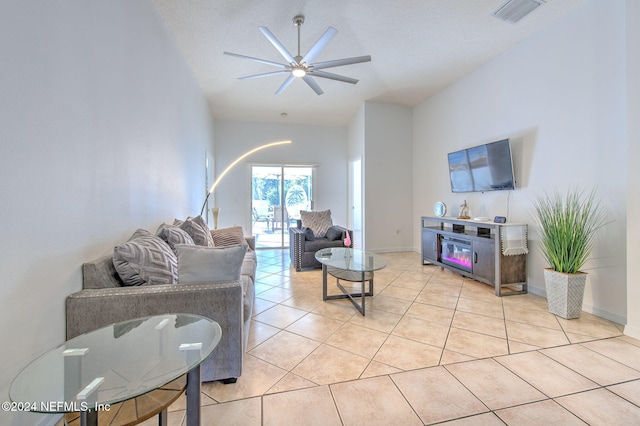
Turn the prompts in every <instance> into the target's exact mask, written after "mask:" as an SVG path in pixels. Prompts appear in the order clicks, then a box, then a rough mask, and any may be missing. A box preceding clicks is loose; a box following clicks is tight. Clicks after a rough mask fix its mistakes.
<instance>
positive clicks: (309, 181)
mask: <svg viewBox="0 0 640 426" xmlns="http://www.w3.org/2000/svg"><path fill="white" fill-rule="evenodd" d="M251 193H252V199H251V214H252V227H251V231H252V235H254V236H255V237H256V248H285V247H288V246H289V226H296V220H297V219H299V218H300V210H310V209H311V205H312V199H313V198H312V195H313V167H309V166H293V165H263V166H252V169H251Z"/></svg>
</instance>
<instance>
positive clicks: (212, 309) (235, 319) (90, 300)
mask: <svg viewBox="0 0 640 426" xmlns="http://www.w3.org/2000/svg"><path fill="white" fill-rule="evenodd" d="M242 297H243V296H242V282H241V281H230V282H221V283H207V284H166V285H150V286H140V287H120V288H107V289H86V290H80V291H78V292H76V293H73V294H71V295H69V296H67V299H66V317H67V326H66V334H67V339H71V338H72V337H75V336H78V335H80V334H82V333H86V332H88V331H91V330H95V329H98V328H101V327H105V326H107V325H110V324H113V323H116V322H120V321H126V320H130V319H135V318H140V317H146V316H150V315H160V314H171V313H186V314H197V315H202V316H204V317H207V318H211V319H212V320H214V321H216V322H217V323H218V324H219V325H220V327H221V328H222V333H223V340H227V341H228V340H236V341H237V345H239V348H240V352H242V338H241V336H242V324H243V318H242V317H243V314H242V309H243V306H242ZM221 344H223V346H224V345H227V344H229V342H226V343H225V342H222V341H221Z"/></svg>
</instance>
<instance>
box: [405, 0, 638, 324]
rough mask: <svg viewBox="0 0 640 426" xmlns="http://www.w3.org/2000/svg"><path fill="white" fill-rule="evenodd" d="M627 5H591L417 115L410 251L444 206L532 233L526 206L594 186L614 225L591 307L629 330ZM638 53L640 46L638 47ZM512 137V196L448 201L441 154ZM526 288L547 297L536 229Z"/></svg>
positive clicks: (601, 245) (592, 270) (603, 242)
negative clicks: (553, 191)
mask: <svg viewBox="0 0 640 426" xmlns="http://www.w3.org/2000/svg"><path fill="white" fill-rule="evenodd" d="M624 28H625V2H624V0H618V1H614V2H599V1H597V0H592V1H590V2H588V3H587V4H586V5H585V6H584V7H581V8H580V9H578V10H576V11H575V12H573V13H572V14H570V15H568V16H566V17H564V18H562V19H560V20H559V21H557V22H555V23H554V24H552V25H551V26H549V27H548V28H546V29H544V30H542V31H541V32H539V33H538V34H536V35H534V36H533V37H530V38H529V39H527V40H525V41H524V42H522V43H521V44H520V45H518V46H516V47H515V48H513V49H511V50H510V51H508V52H507V53H505V54H503V55H502V56H500V57H498V58H497V59H495V60H493V61H491V62H490V63H488V64H487V65H485V66H484V67H482V68H481V69H479V70H477V71H475V72H473V73H472V74H470V75H469V76H467V77H465V78H463V79H462V80H460V81H458V82H456V83H455V84H453V85H452V86H450V87H449V88H447V89H445V90H443V91H442V92H440V93H439V94H437V95H436V96H434V97H432V98H430V99H429V100H427V101H426V102H424V103H423V104H421V105H419V106H418V107H416V108H415V109H414V116H413V128H414V141H415V142H414V153H413V154H414V157H413V168H414V223H415V228H414V247H420V242H419V235H420V232H419V227H418V218H419V217H420V216H421V215H431V214H432V212H433V207H432V206H433V204H434V203H435V202H436V201H438V200H440V201H443V202H445V204H446V205H447V206H448V207H449V212H448V215H457V214H458V206H459V204H460V203H461V202H462V201H463V200H464V199H466V200H467V202H468V203H469V206H470V208H471V215H472V216H489V217H493V216H496V215H506V216H508V220H510V221H512V222H526V223H531V222H532V219H531V214H530V213H531V200H532V199H533V197H534V196H535V194H537V193H540V192H542V191H544V190H546V189H550V188H553V187H554V186H555V187H557V188H559V189H560V190H561V191H565V190H566V189H567V188H568V186H570V185H575V184H580V185H582V186H584V187H585V188H591V187H592V186H594V185H595V186H597V188H598V194H599V195H600V197H601V198H602V200H603V202H604V203H605V204H606V205H607V206H609V207H610V208H611V210H612V218H613V219H614V220H615V221H614V222H613V223H612V224H610V225H608V226H607V228H606V230H605V231H604V232H602V233H601V234H600V237H599V238H598V241H597V246H596V247H595V250H594V252H593V256H592V259H591V260H590V261H589V262H588V264H587V265H586V266H585V270H586V271H587V272H589V278H588V280H587V289H586V292H585V300H584V309H585V310H587V311H591V312H593V313H596V314H597V315H601V316H604V317H607V318H609V319H612V320H615V321H618V322H622V323H624V321H625V318H626V315H627V306H626V246H625V244H624V241H625V238H626V215H627V211H626V208H627V205H626V196H627V183H626V175H627V174H626V173H627V172H626V171H627V164H626V156H627V153H628V151H627V141H626V120H625V117H626V103H625V90H626V78H625V29H624ZM634 46H636V47H637V43H636V44H634ZM505 137H509V138H511V140H512V147H513V157H514V158H513V159H514V168H515V172H516V180H517V189H516V190H515V191H509V192H506V191H505V192H502V191H499V192H496V193H484V194H481V193H476V194H452V193H451V191H450V184H449V180H448V172H447V157H446V154H447V153H448V152H451V151H455V150H458V149H461V148H466V147H470V146H473V145H477V144H481V143H485V142H491V141H495V140H498V139H501V138H505ZM530 240H531V247H530V249H531V254H530V255H529V257H528V280H529V284H530V290H531V291H532V292H534V293H539V294H544V281H543V280H544V278H543V274H542V269H543V267H544V266H545V265H544V262H543V259H542V257H541V256H540V254H539V252H538V251H537V249H538V245H537V240H538V237H537V235H536V233H535V232H534V230H533V229H532V228H530Z"/></svg>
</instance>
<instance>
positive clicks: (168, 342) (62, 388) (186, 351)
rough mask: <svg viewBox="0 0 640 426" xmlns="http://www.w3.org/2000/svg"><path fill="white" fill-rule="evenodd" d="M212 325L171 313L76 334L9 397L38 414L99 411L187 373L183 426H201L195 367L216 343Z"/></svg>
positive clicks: (84, 420) (90, 416) (29, 369)
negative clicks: (185, 413)
mask: <svg viewBox="0 0 640 426" xmlns="http://www.w3.org/2000/svg"><path fill="white" fill-rule="evenodd" d="M221 335H222V331H221V329H220V326H219V325H218V323H216V322H215V321H213V320H211V319H209V318H205V317H202V316H199V315H191V314H171V315H157V316H150V317H145V318H138V319H134V320H129V321H124V322H119V323H116V324H112V325H110V326H107V327H104V328H100V329H98V330H94V331H91V332H88V333H85V334H82V335H80V336H77V337H74V338H73V339H70V340H68V341H66V342H64V343H63V344H62V345H60V346H58V347H57V348H54V349H52V350H50V351H49V352H46V353H45V354H43V355H41V356H40V357H39V358H37V359H36V360H35V361H33V362H32V363H31V364H29V365H27V366H26V367H25V368H24V369H23V370H22V371H21V372H20V373H19V374H18V375H17V376H16V378H15V379H14V381H13V383H12V384H11V387H10V389H9V398H10V399H11V401H12V402H13V403H15V404H17V405H20V404H22V405H21V408H23V409H24V410H28V411H34V412H40V413H68V412H80V424H81V425H96V424H97V418H98V415H97V413H98V411H100V410H107V409H109V408H110V405H111V404H116V403H119V402H122V401H126V400H129V399H131V398H135V397H137V396H139V395H142V394H145V393H147V392H150V391H153V390H155V389H156V388H159V387H161V386H163V385H166V384H167V383H169V382H171V381H173V380H175V379H177V378H178V377H180V376H182V375H184V374H185V373H186V374H187V390H186V392H187V425H190V426H195V425H199V424H200V364H201V363H202V361H204V359H205V358H206V357H207V356H209V354H211V352H212V351H213V349H214V348H215V347H216V345H217V344H218V342H219V341H220V337H221Z"/></svg>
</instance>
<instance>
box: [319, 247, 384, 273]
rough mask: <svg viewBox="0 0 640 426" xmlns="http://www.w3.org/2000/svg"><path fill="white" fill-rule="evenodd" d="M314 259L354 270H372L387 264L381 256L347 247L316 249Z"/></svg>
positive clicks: (328, 264)
mask: <svg viewBox="0 0 640 426" xmlns="http://www.w3.org/2000/svg"><path fill="white" fill-rule="evenodd" d="M316 260H317V261H318V262H320V263H323V264H325V265H327V266H329V267H332V268H337V269H342V270H344V271H355V272H372V271H377V270H378V269H382V268H384V267H385V266H387V261H386V260H385V259H384V258H383V257H382V256H379V255H377V254H375V253H371V252H369V251H364V250H358V249H352V248H347V247H329V248H324V249H322V250H318V251H317V252H316Z"/></svg>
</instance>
